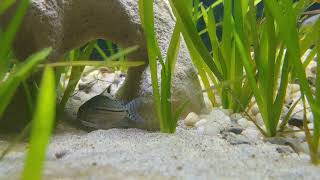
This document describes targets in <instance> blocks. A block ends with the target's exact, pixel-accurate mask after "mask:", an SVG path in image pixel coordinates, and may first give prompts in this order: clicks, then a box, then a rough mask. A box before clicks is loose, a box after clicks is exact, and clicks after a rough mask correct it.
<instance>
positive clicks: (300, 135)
mask: <svg viewBox="0 0 320 180" xmlns="http://www.w3.org/2000/svg"><path fill="white" fill-rule="evenodd" d="M294 135H295V137H297V138H298V139H301V140H304V139H305V137H306V136H305V134H304V131H299V132H295V133H294Z"/></svg>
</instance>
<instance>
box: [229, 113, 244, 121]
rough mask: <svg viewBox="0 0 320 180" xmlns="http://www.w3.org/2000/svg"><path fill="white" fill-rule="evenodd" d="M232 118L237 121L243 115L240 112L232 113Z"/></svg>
mask: <svg viewBox="0 0 320 180" xmlns="http://www.w3.org/2000/svg"><path fill="white" fill-rule="evenodd" d="M230 118H231V120H232V121H237V120H239V119H241V118H242V115H241V114H240V113H234V114H231V115H230Z"/></svg>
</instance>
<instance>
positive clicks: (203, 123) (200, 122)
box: [194, 119, 208, 127]
mask: <svg viewBox="0 0 320 180" xmlns="http://www.w3.org/2000/svg"><path fill="white" fill-rule="evenodd" d="M207 122H208V120H206V119H200V120H199V121H198V122H196V123H195V124H194V126H195V127H200V126H204V125H205V124H206V123H207Z"/></svg>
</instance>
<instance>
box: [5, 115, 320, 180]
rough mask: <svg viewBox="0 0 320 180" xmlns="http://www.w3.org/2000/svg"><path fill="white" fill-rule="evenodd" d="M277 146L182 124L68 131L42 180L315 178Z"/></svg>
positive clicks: (8, 161) (12, 167)
mask: <svg viewBox="0 0 320 180" xmlns="http://www.w3.org/2000/svg"><path fill="white" fill-rule="evenodd" d="M221 114H222V113H218V114H217V115H219V116H221ZM225 117H226V116H225ZM216 118H217V119H221V118H223V117H216ZM0 144H1V145H0V147H1V146H3V145H4V144H5V143H3V142H1V143H0ZM20 146H23V145H20ZM277 147H280V146H279V145H273V144H270V143H264V142H263V141H257V142H255V143H251V144H240V145H231V144H230V143H229V142H228V141H226V140H225V139H223V138H222V136H221V135H218V136H214V137H212V136H205V135H199V134H198V133H197V131H196V130H195V129H187V128H185V127H183V125H180V126H179V127H178V128H177V132H176V133H175V134H170V135H169V134H162V133H151V132H146V131H143V130H137V129H127V130H120V129H111V130H107V131H105V130H98V131H93V132H91V133H86V132H82V131H78V130H73V131H70V129H69V130H68V132H63V131H62V132H61V131H60V132H59V133H57V134H56V135H54V137H53V139H52V142H51V144H50V147H49V150H48V153H47V163H46V169H45V172H44V173H45V179H176V178H177V179H319V177H320V168H319V167H315V166H312V165H311V164H310V162H309V157H308V156H307V155H306V154H301V155H298V154H296V153H282V154H281V153H278V152H277V150H276V148H277ZM2 148H3V147H2ZM2 148H0V149H2ZM21 149H23V148H21V147H20V148H17V150H15V151H13V152H11V153H10V154H9V155H8V156H7V157H6V158H5V159H4V161H2V162H0V179H18V177H19V173H20V172H21V168H22V163H23V158H24V153H23V152H22V150H21ZM59 156H60V157H59Z"/></svg>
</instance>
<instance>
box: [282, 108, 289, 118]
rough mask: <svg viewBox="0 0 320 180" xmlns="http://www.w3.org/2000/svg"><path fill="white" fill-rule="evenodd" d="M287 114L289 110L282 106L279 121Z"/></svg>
mask: <svg viewBox="0 0 320 180" xmlns="http://www.w3.org/2000/svg"><path fill="white" fill-rule="evenodd" d="M288 112H289V108H287V107H285V106H284V107H283V108H282V111H281V119H283V118H284V117H285V116H286V115H287V114H288Z"/></svg>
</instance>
